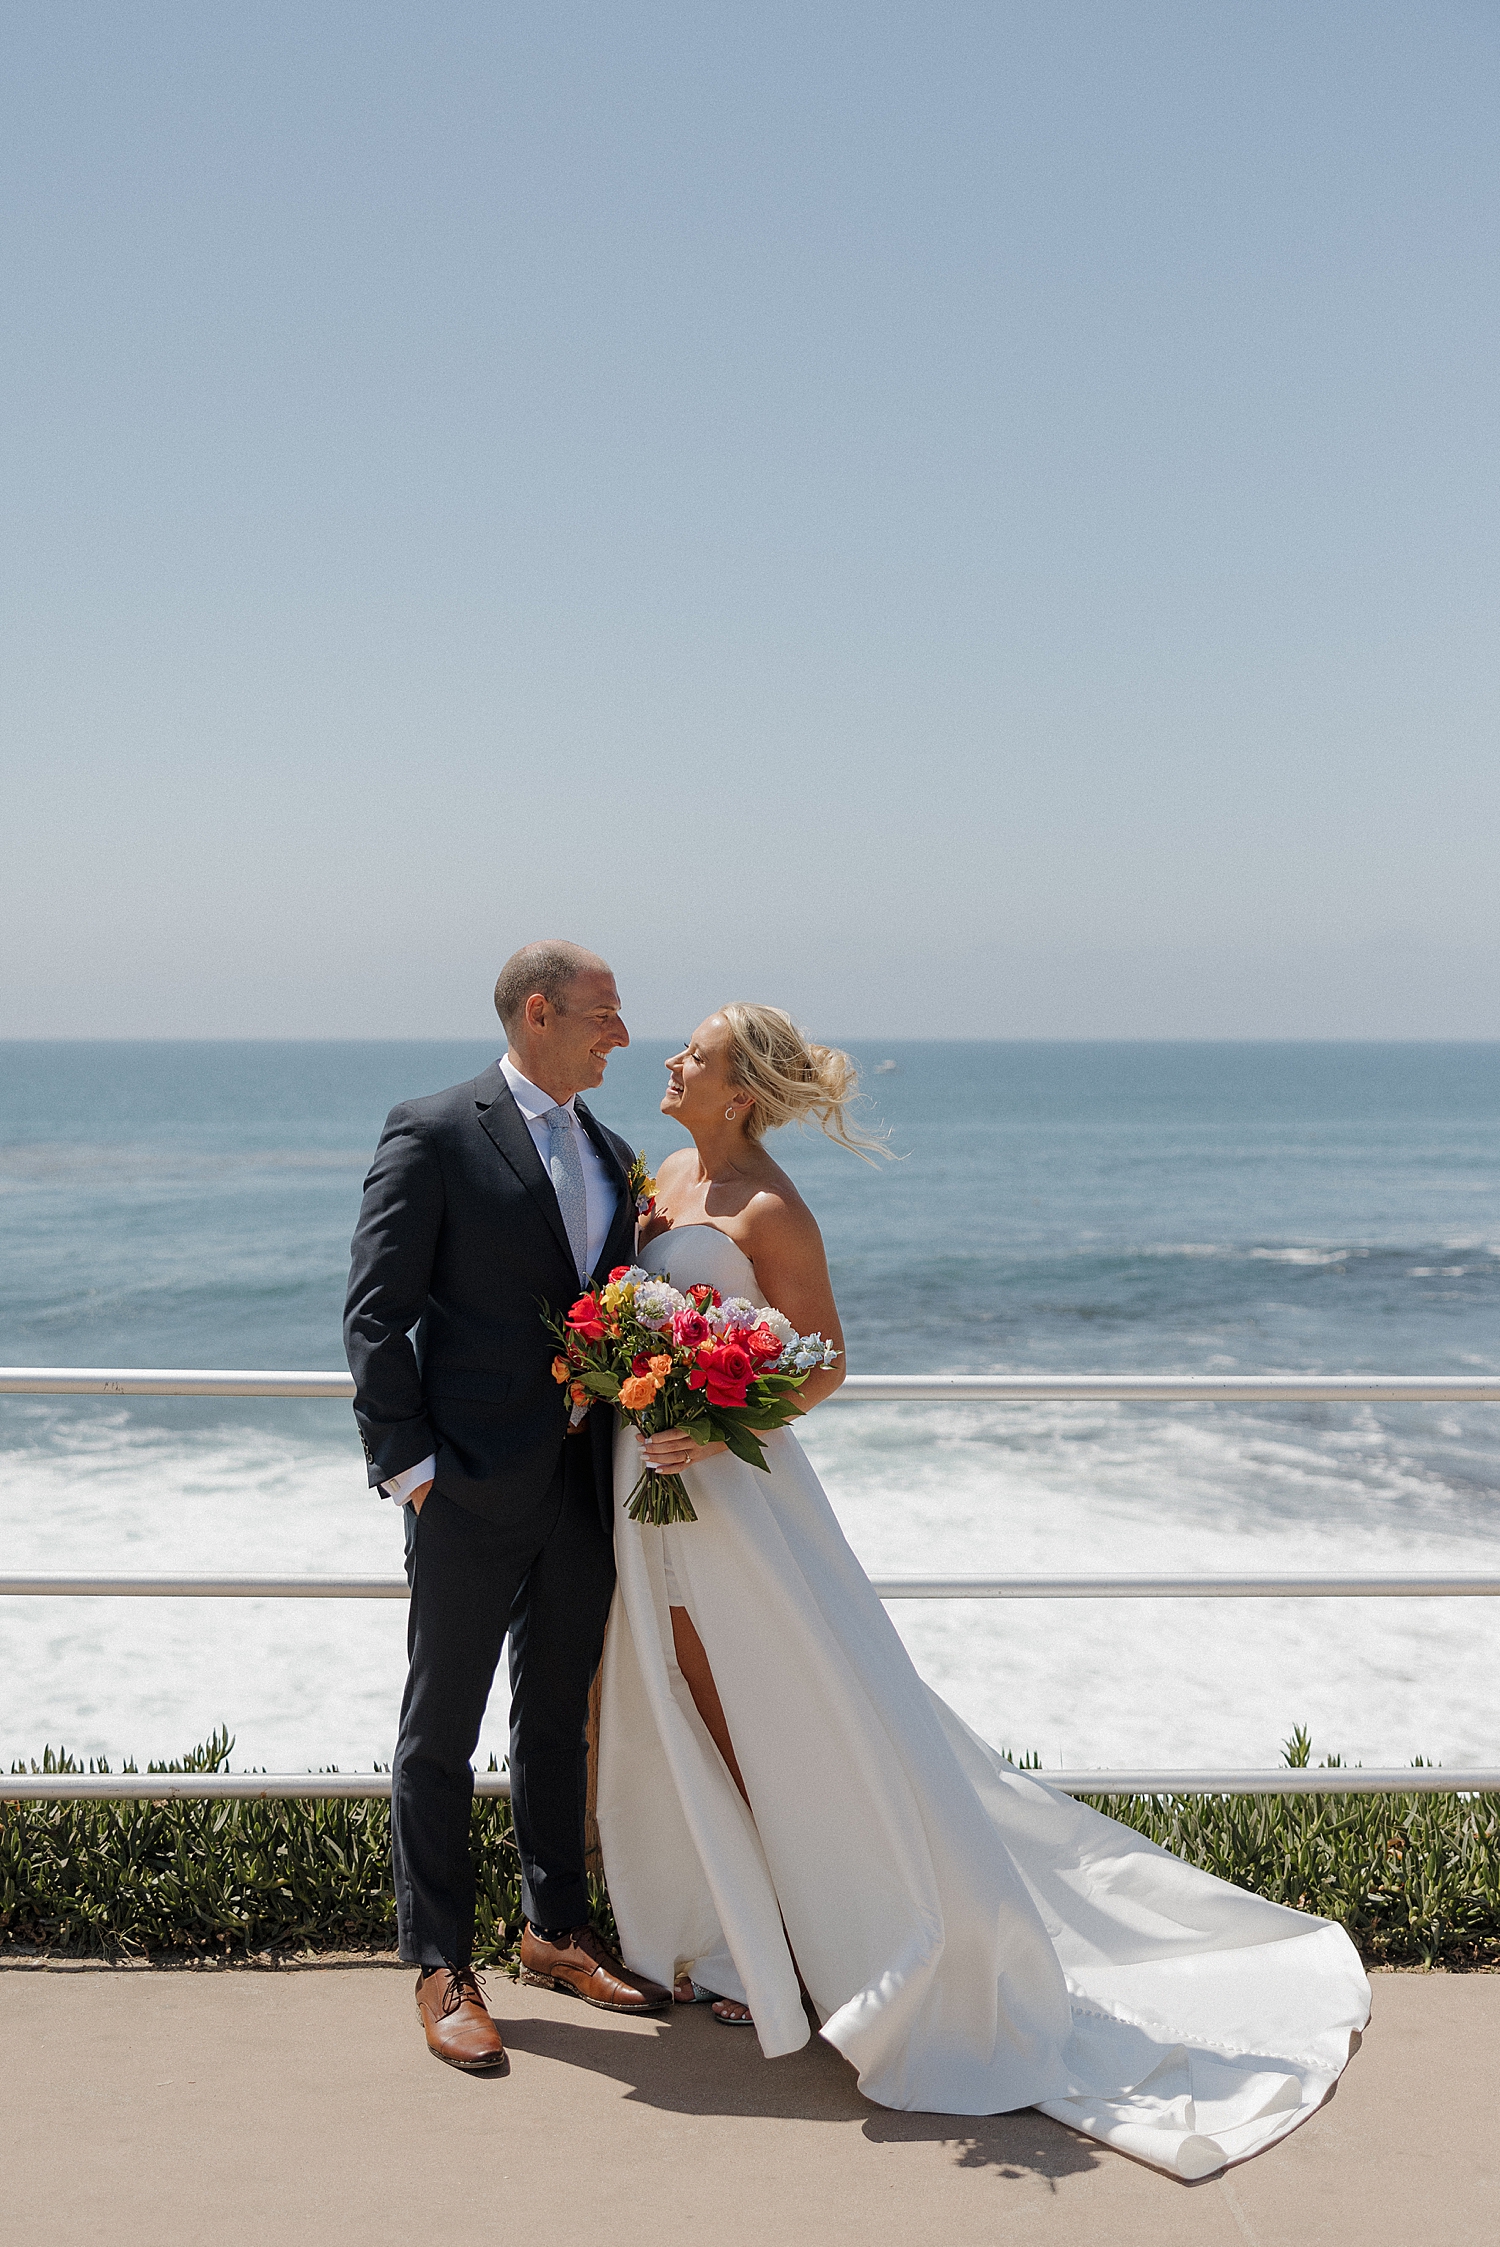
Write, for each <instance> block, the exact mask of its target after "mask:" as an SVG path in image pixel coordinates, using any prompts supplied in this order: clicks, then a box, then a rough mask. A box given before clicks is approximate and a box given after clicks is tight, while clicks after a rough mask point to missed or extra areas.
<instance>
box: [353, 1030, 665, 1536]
mask: <svg viewBox="0 0 1500 2247" xmlns="http://www.w3.org/2000/svg"><path fill="white" fill-rule="evenodd" d="M575 1112H576V1114H577V1116H578V1120H579V1122H580V1123H581V1124H582V1125H583V1128H584V1130H585V1131H586V1132H587V1133H588V1135H589V1138H590V1139H591V1140H592V1142H593V1144H594V1146H595V1147H596V1148H597V1149H598V1151H599V1154H600V1155H601V1157H602V1158H603V1160H604V1163H605V1166H606V1168H607V1169H608V1170H609V1171H610V1173H611V1176H612V1177H613V1179H614V1181H615V1185H616V1188H617V1191H618V1195H619V1200H618V1203H617V1205H616V1209H615V1215H614V1221H613V1223H612V1225H611V1227H610V1232H609V1238H608V1239H607V1241H606V1242H605V1244H604V1249H603V1253H602V1254H601V1256H600V1258H599V1263H598V1266H597V1268H596V1272H595V1275H594V1276H595V1277H598V1278H602V1277H604V1276H605V1275H607V1274H608V1273H609V1271H610V1270H611V1269H612V1268H613V1267H614V1266H615V1265H617V1264H628V1263H630V1262H631V1261H632V1259H633V1257H634V1253H635V1205H634V1201H633V1199H632V1197H631V1192H630V1183H629V1169H630V1164H631V1161H632V1159H633V1158H632V1150H631V1148H630V1147H629V1145H628V1144H627V1143H626V1141H625V1140H623V1139H621V1138H620V1137H619V1135H618V1133H616V1132H612V1131H608V1130H606V1129H605V1127H604V1125H603V1124H601V1123H600V1122H599V1121H598V1120H597V1118H595V1117H594V1116H592V1115H591V1114H590V1113H589V1111H588V1110H587V1109H586V1108H585V1106H584V1104H583V1102H582V1101H581V1100H580V1101H578V1102H577V1103H576V1108H575ZM577 1293H578V1275H577V1270H576V1267H575V1265H574V1262H573V1254H572V1250H571V1249H570V1247H569V1245H568V1235H567V1229H566V1227H565V1226H564V1224H563V1219H562V1211H561V1210H560V1209H559V1208H558V1205H557V1196H556V1194H555V1193H554V1191H553V1188H552V1181H551V1179H550V1178H549V1177H548V1175H547V1172H546V1170H545V1169H544V1167H543V1165H542V1160H541V1157H540V1156H539V1155H538V1153H537V1151H536V1147H535V1145H534V1144H533V1142H532V1138H531V1134H530V1132H529V1131H528V1130H527V1128H526V1120H525V1118H524V1117H523V1116H522V1114H521V1111H520V1109H519V1108H518V1107H517V1106H516V1103H515V1100H514V1098H513V1097H512V1094H511V1090H510V1087H509V1085H508V1084H507V1083H506V1081H505V1077H504V1075H503V1073H502V1071H501V1069H500V1066H499V1064H498V1062H497V1063H496V1064H495V1065H494V1066H493V1067H492V1068H489V1069H486V1070H485V1071H484V1072H483V1073H482V1075H480V1076H478V1077H475V1078H474V1079H473V1080H472V1081H471V1082H470V1083H468V1084H460V1085H452V1086H450V1087H449V1089H448V1090H447V1091H446V1092H435V1093H432V1094H430V1095H429V1096H428V1097H427V1098H425V1099H421V1100H405V1101H403V1102H402V1103H401V1105H400V1106H399V1107H396V1108H393V1109H392V1110H391V1112H390V1115H389V1116H388V1117H387V1119H386V1126H385V1130H384V1132H383V1133H382V1134H381V1139H380V1145H379V1146H378V1147H377V1149H376V1150H375V1160H374V1162H373V1164H372V1165H371V1167H370V1175H369V1177H368V1178H367V1179H366V1180H365V1194H364V1201H363V1204H362V1205H361V1208H360V1213H359V1223H358V1225H357V1226H356V1227H355V1232H354V1242H353V1248H352V1253H351V1263H350V1271H349V1294H348V1299H347V1302H346V1304H345V1309H344V1347H345V1349H346V1351H347V1353H348V1358H349V1370H350V1372H351V1373H352V1374H353V1376H354V1387H355V1397H354V1416H355V1419H356V1420H357V1421H358V1423H359V1431H360V1435H361V1437H362V1439H363V1441H364V1447H365V1458H366V1460H367V1461H368V1463H369V1470H370V1481H371V1483H372V1484H375V1483H380V1482H385V1481H387V1480H388V1479H389V1478H390V1477H391V1476H392V1475H398V1474H400V1473H402V1472H403V1470H404V1469H405V1468H407V1467H414V1466H416V1465H417V1464H418V1462H419V1461H420V1460H423V1459H425V1458H426V1457H427V1456H428V1454H429V1453H433V1454H435V1455H436V1458H437V1470H436V1475H435V1485H436V1487H437V1488H438V1489H439V1490H441V1491H443V1492H444V1494H445V1495H446V1496H447V1497H449V1498H452V1499H453V1500H455V1501H456V1503H457V1504H458V1505H460V1506H466V1507H467V1508H468V1509H469V1511H470V1512H471V1513H476V1514H482V1515H484V1516H485V1517H486V1518H487V1519H490V1520H503V1519H504V1518H506V1516H507V1515H508V1514H510V1513H512V1512H514V1511H515V1510H517V1509H519V1508H521V1507H524V1506H527V1505H529V1504H532V1503H534V1502H535V1501H536V1500H537V1499H538V1498H540V1497H541V1496H542V1495H543V1494H544V1493H545V1491H546V1489H547V1486H548V1484H549V1483H550V1482H551V1480H552V1477H553V1475H554V1474H555V1473H556V1471H557V1467H558V1464H559V1462H560V1460H561V1458H562V1447H563V1444H564V1442H565V1441H572V1442H576V1443H582V1442H588V1443H590V1444H591V1445H592V1447H593V1451H594V1458H595V1469H596V1476H595V1479H596V1482H597V1485H598V1490H599V1503H600V1510H601V1512H602V1514H603V1516H604V1519H605V1521H606V1524H612V1519H613V1513H612V1507H613V1476H612V1468H611V1460H612V1451H613V1432H614V1414H613V1413H612V1412H610V1411H608V1410H606V1409H604V1408H602V1407H600V1406H597V1405H596V1406H595V1407H594V1409H593V1410H592V1411H591V1412H590V1414H589V1417H588V1422H587V1425H586V1429H585V1431H582V1432H580V1433H579V1434H578V1435H577V1436H574V1437H571V1438H570V1437H569V1436H568V1434H567V1426H568V1404H567V1398H566V1394H565V1392H564V1390H563V1389H562V1388H561V1387H559V1385H558V1383H557V1382H555V1381H554V1380H553V1378H552V1370H551V1368H552V1360H553V1357H554V1356H555V1355H556V1345H555V1343H554V1342H553V1341H552V1339H551V1337H550V1336H549V1335H548V1334H547V1332H546V1330H545V1329H544V1327H543V1326H542V1323H541V1313H542V1305H543V1304H544V1303H546V1304H550V1305H551V1306H552V1307H553V1308H554V1309H563V1310H565V1309H566V1308H567V1306H568V1305H569V1304H570V1303H571V1302H572V1301H573V1299H574V1297H575V1296H576V1295H577ZM413 1328H415V1330H416V1333H415V1341H413V1339H412V1330H413Z"/></svg>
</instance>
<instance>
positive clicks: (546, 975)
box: [495, 936, 609, 1037]
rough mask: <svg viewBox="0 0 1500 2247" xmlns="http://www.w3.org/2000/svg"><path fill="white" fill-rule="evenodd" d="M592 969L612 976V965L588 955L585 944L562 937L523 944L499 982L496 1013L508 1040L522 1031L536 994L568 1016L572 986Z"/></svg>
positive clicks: (496, 987) (513, 954)
mask: <svg viewBox="0 0 1500 2247" xmlns="http://www.w3.org/2000/svg"><path fill="white" fill-rule="evenodd" d="M591 967H602V968H603V969H604V970H605V973H606V974H607V973H608V972H609V969H608V963H607V962H606V961H604V960H601V959H600V957H599V955H598V953H597V952H586V951H585V950H584V948H583V946H582V945H581V944H569V943H568V942H566V940H565V939H564V938H562V937H560V936H558V937H546V938H544V939H543V941H542V942H541V943H540V944H523V945H522V946H521V949H520V951H519V952H512V953H511V956H510V958H509V959H508V960H507V961H506V963H505V965H504V967H503V968H502V969H501V970H500V973H499V976H498V977H497V978H496V982H495V1012H496V1013H497V1014H498V1015H499V1017H500V1019H501V1021H502V1022H503V1023H504V1025H505V1034H506V1036H507V1037H509V1036H510V1035H511V1033H512V1031H514V1030H516V1029H518V1028H519V1027H520V1023H521V1018H522V1016H523V1015H524V1013H525V1011H526V1001H527V1000H528V999H529V998H530V997H531V995H532V993H533V992H539V993H540V994H541V996H542V997H543V998H544V999H545V1000H546V1002H547V1004H548V1006H551V1007H556V1009H557V1011H558V1013H559V1014H566V1013H567V1011H568V1010H567V1006H566V1004H565V995H566V992H567V989H568V985H569V984H570V983H571V982H572V981H573V978H574V977H575V976H576V975H581V974H582V973H583V971H584V969H585V968H591Z"/></svg>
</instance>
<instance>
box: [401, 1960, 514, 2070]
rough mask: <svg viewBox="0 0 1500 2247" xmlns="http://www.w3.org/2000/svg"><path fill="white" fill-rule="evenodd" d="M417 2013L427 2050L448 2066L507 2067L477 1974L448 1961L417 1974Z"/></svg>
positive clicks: (486, 2068) (468, 2068)
mask: <svg viewBox="0 0 1500 2247" xmlns="http://www.w3.org/2000/svg"><path fill="white" fill-rule="evenodd" d="M417 2019H418V2020H419V2021H420V2022H421V2024H422V2027H423V2029H424V2030H425V2031H426V2035H427V2049H428V2051H429V2052H431V2053H432V2054H433V2056H434V2058H436V2059H439V2060H446V2061H447V2063H448V2065H449V2067H450V2068H464V2069H466V2070H467V2071H468V2072H469V2073H470V2074H471V2075H480V2074H490V2075H500V2074H504V2073H505V2072H506V2071H507V2070H508V2069H509V2066H510V2062H509V2061H508V2060H507V2058H506V2056H505V2044H504V2041H503V2039H502V2038H501V2035H500V2031H499V2030H498V2029H497V2028H496V2026H495V2023H494V2021H493V2019H492V2018H491V2015H490V2009H489V2007H488V2006H487V2005H486V2004H485V2002H484V1992H483V1990H482V1989H481V1988H480V1986H479V1977H478V1975H477V1974H474V1973H470V1972H468V1971H465V1972H464V1973H461V1974H455V1973H454V1972H453V1971H452V1970H451V1968H449V1967H447V1966H435V1967H433V1968H432V1970H431V1971H430V1972H428V1973H423V1974H419V1975H418V1976H417Z"/></svg>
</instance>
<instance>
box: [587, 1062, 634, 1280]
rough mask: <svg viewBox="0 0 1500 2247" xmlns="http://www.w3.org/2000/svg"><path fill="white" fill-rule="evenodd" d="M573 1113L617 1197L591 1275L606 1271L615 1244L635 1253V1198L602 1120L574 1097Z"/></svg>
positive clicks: (626, 1172) (628, 1178) (612, 1259)
mask: <svg viewBox="0 0 1500 2247" xmlns="http://www.w3.org/2000/svg"><path fill="white" fill-rule="evenodd" d="M573 1113H574V1115H575V1116H576V1117H577V1118H578V1121H579V1122H580V1123H581V1124H582V1126H583V1128H584V1130H585V1131H586V1132H587V1133H588V1135H589V1143H590V1145H591V1146H592V1147H593V1148H594V1149H595V1150H596V1152H597V1153H598V1155H599V1157H600V1159H601V1161H602V1162H603V1164H604V1167H605V1169H606V1170H607V1171H608V1172H609V1175H610V1177H611V1178H612V1179H613V1180H614V1184H615V1192H616V1194H617V1195H618V1197H619V1199H618V1200H617V1201H616V1203H615V1214H614V1218H613V1221H612V1223H611V1225H610V1228H609V1235H608V1238H607V1239H606V1241H605V1244H604V1250H603V1253H602V1255H601V1256H600V1258H599V1261H598V1263H597V1264H596V1265H595V1267H594V1277H595V1278H597V1277H598V1275H599V1274H600V1273H601V1272H608V1271H609V1270H610V1268H611V1266H612V1264H613V1263H614V1262H615V1255H614V1251H615V1248H616V1246H617V1245H624V1244H627V1243H628V1245H629V1250H630V1255H631V1257H632V1259H633V1258H634V1256H635V1231H636V1227H635V1201H634V1197H633V1196H632V1194H631V1191H630V1174H629V1172H628V1171H627V1170H626V1168H625V1165H624V1164H623V1163H622V1162H621V1160H620V1158H619V1156H618V1154H617V1153H616V1152H615V1146H614V1141H613V1140H612V1139H611V1137H610V1135H609V1133H608V1132H607V1131H606V1130H605V1128H604V1126H603V1124H601V1123H600V1121H599V1119H598V1117H597V1116H595V1115H594V1114H593V1112H592V1111H591V1110H590V1109H588V1108H586V1107H585V1106H584V1104H583V1102H582V1101H581V1100H575V1101H574V1103H573Z"/></svg>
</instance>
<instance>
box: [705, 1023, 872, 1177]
mask: <svg viewBox="0 0 1500 2247" xmlns="http://www.w3.org/2000/svg"><path fill="white" fill-rule="evenodd" d="M719 1013H720V1015H721V1017H722V1018H723V1020H724V1021H725V1022H726V1023H727V1024H728V1025H729V1041H730V1049H729V1065H728V1066H729V1081H730V1083H731V1084H732V1085H734V1087H735V1088H736V1090H737V1091H740V1092H748V1093H751V1094H753V1096H754V1105H753V1106H752V1107H751V1109H750V1111H749V1113H748V1115H747V1116H746V1118H745V1136H746V1138H747V1139H763V1138H764V1137H765V1135H766V1133H767V1132H768V1131H778V1130H779V1129H780V1128H781V1126H782V1125H783V1124H789V1123H803V1124H805V1123H806V1122H807V1120H808V1118H809V1117H811V1118H812V1119H813V1121H814V1122H815V1123H816V1124H817V1125H818V1127H819V1129H820V1130H822V1131H825V1132H826V1133H827V1134H828V1137H829V1138H830V1139H836V1140H837V1141H838V1143H839V1145H840V1146H841V1147H847V1148H848V1149H849V1151H850V1153H851V1154H855V1155H858V1156H859V1158H860V1160H861V1161H862V1162H870V1161H872V1160H873V1159H874V1157H875V1156H876V1155H889V1153H890V1149H889V1147H887V1145H886V1144H885V1141H884V1140H883V1139H874V1138H872V1137H871V1136H870V1134H869V1133H868V1132H866V1131H862V1130H861V1129H860V1127H859V1125H858V1124H856V1123H853V1122H851V1120H850V1118H849V1114H848V1110H849V1107H850V1104H851V1103H852V1102H853V1100H854V1099H855V1097H856V1094H857V1092H858V1088H859V1071H858V1070H857V1069H856V1067H855V1065H854V1063H853V1061H852V1060H851V1059H850V1058H849V1055H848V1054H847V1053H840V1052H839V1051H838V1049H837V1047H835V1046H827V1045H813V1044H812V1043H811V1041H810V1040H809V1039H807V1038H805V1037H804V1036H803V1034H802V1032H801V1031H800V1030H799V1029H798V1027H797V1025H796V1023H795V1022H794V1021H793V1020H792V1018H791V1016H790V1015H789V1014H788V1013H787V1012H786V1011H785V1010H784V1008H782V1007H779V1006H759V1005H757V1004H756V1003H755V1002H754V1001H753V1000H749V999H732V1000H731V1001H730V1003H729V1005H728V1006H721V1007H720V1009H719Z"/></svg>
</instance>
